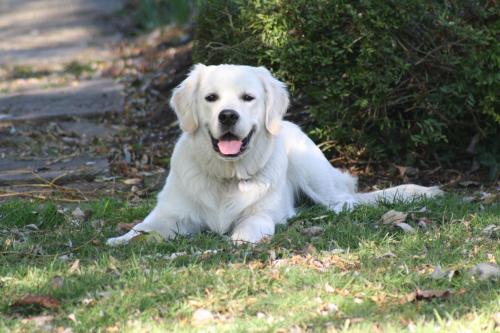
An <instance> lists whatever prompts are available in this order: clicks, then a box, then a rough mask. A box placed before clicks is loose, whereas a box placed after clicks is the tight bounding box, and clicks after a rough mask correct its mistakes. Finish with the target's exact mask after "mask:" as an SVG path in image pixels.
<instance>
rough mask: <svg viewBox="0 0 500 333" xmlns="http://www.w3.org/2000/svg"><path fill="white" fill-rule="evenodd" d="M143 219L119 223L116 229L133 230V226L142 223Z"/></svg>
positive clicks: (119, 230)
mask: <svg viewBox="0 0 500 333" xmlns="http://www.w3.org/2000/svg"><path fill="white" fill-rule="evenodd" d="M141 222H142V220H135V221H134V222H132V223H118V224H117V226H116V229H117V231H118V232H127V231H130V230H132V228H133V227H135V226H136V225H138V224H139V223H141Z"/></svg>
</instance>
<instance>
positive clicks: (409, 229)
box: [394, 223, 417, 234]
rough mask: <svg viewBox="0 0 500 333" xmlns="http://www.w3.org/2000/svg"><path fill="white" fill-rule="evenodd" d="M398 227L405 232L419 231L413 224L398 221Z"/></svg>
mask: <svg viewBox="0 0 500 333" xmlns="http://www.w3.org/2000/svg"><path fill="white" fill-rule="evenodd" d="M394 225H395V226H396V227H398V228H401V229H403V231H404V232H407V233H410V234H414V233H415V232H417V231H416V230H415V229H414V228H413V227H412V226H411V225H409V224H407V223H396V224H394Z"/></svg>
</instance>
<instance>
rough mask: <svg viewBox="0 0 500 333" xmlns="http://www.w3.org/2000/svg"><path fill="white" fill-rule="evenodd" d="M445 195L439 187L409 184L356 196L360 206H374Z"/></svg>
mask: <svg viewBox="0 0 500 333" xmlns="http://www.w3.org/2000/svg"><path fill="white" fill-rule="evenodd" d="M443 194H444V192H443V191H442V190H440V189H439V187H437V186H433V187H425V186H419V185H414V184H407V185H399V186H395V187H391V188H388V189H385V190H380V191H373V192H368V193H356V196H357V200H358V203H360V204H374V203H377V202H395V201H410V200H414V199H419V198H422V197H426V198H432V197H435V196H440V195H443Z"/></svg>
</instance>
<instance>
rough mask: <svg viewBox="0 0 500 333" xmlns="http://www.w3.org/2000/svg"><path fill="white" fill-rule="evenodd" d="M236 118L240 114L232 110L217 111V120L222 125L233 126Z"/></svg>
mask: <svg viewBox="0 0 500 333" xmlns="http://www.w3.org/2000/svg"><path fill="white" fill-rule="evenodd" d="M238 119H240V115H239V114H238V112H236V111H234V110H222V111H221V112H220V113H219V122H220V123H221V124H222V125H224V126H233V125H234V124H236V122H237V121H238Z"/></svg>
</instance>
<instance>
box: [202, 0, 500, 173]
mask: <svg viewBox="0 0 500 333" xmlns="http://www.w3.org/2000/svg"><path fill="white" fill-rule="evenodd" d="M498 13H499V12H498V9H497V8H496V7H495V6H494V2H492V1H474V0H462V1H460V0H459V1H435V0H407V1H394V0H392V1H369V0H366V1H346V0H335V1H334V0H315V1H310V0H286V1H285V0H268V1H266V0H249V1H243V0H207V1H200V2H199V6H198V16H197V18H196V24H197V26H196V35H195V40H196V45H195V55H194V59H195V61H197V62H203V63H208V64H218V63H239V64H249V65H264V66H267V67H268V68H270V69H271V70H272V71H273V72H274V74H275V75H276V76H277V77H279V78H281V79H282V80H284V81H285V82H287V83H288V85H289V87H290V89H291V90H292V94H293V96H294V98H295V101H296V102H297V101H298V102H300V103H299V104H300V105H307V106H308V109H309V111H310V114H311V115H312V116H313V119H314V120H315V124H316V126H315V127H314V128H313V129H312V130H311V134H313V135H314V136H315V138H316V139H317V140H321V141H326V142H328V143H329V144H328V147H331V149H333V150H332V151H331V152H330V153H336V152H337V151H342V152H343V153H347V154H348V155H350V156H352V157H356V158H371V159H374V160H382V159H385V158H391V160H393V161H395V162H400V163H407V164H414V163H415V162H416V161H417V159H420V158H428V157H430V156H433V158H432V160H435V158H434V156H440V157H439V158H440V160H441V162H446V161H447V162H454V161H456V160H457V159H460V158H463V157H464V153H465V151H466V149H467V147H468V145H469V143H470V141H471V139H472V137H473V136H474V135H476V134H478V135H479V138H480V143H479V144H478V145H477V147H478V152H477V153H478V154H480V157H481V156H483V159H484V156H486V160H488V161H489V162H490V164H491V163H493V164H494V165H498V163H500V147H499V145H498V144H497V141H498V137H497V136H498V134H497V132H498V129H499V127H500V126H499V124H500V108H499V105H498V104H499V103H498V92H499V90H500V89H499V88H500V84H499V82H500V71H499V68H500V46H499V42H498V39H497V38H498V34H499V32H500V29H499V23H498ZM479 148H480V149H479ZM481 149H482V150H481ZM436 153H437V154H436ZM492 160H493V162H492Z"/></svg>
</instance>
